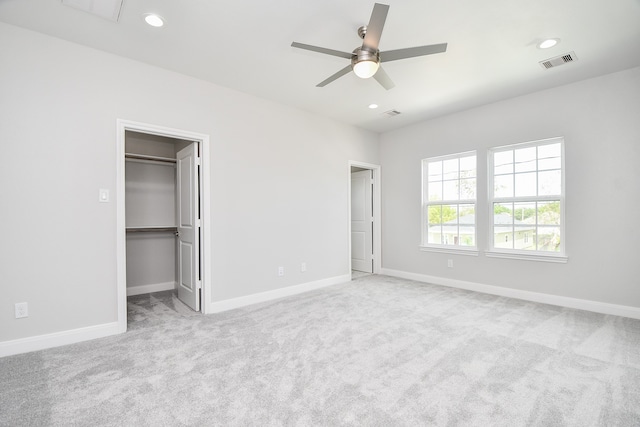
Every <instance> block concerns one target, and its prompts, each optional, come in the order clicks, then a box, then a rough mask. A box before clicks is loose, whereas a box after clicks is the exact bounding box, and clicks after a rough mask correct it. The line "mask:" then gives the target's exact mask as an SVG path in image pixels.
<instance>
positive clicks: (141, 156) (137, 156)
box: [124, 153, 176, 164]
mask: <svg viewBox="0 0 640 427" xmlns="http://www.w3.org/2000/svg"><path fill="white" fill-rule="evenodd" d="M124 158H125V159H127V160H147V161H152V162H162V163H174V164H175V163H176V159H172V158H169V157H160V156H148V155H146V154H135V153H124Z"/></svg>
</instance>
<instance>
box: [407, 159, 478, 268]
mask: <svg viewBox="0 0 640 427" xmlns="http://www.w3.org/2000/svg"><path fill="white" fill-rule="evenodd" d="M469 156H475V158H476V165H475V169H476V176H475V180H476V187H475V195H476V197H475V198H474V199H458V200H445V199H443V200H438V201H432V202H430V201H429V194H428V193H429V191H428V190H429V185H428V175H427V169H428V164H429V163H430V162H436V161H444V160H451V159H458V160H459V159H461V158H463V157H469ZM421 168H422V208H421V210H422V215H421V227H420V228H421V230H422V231H421V233H422V237H421V243H420V250H423V251H431V252H442V253H449V254H462V255H472V256H478V153H477V151H475V150H474V151H465V152H462V153H455V154H448V155H445V156H437V157H429V158H426V159H422V163H421ZM458 179H460V176H458ZM431 205H473V206H474V212H475V221H474V230H475V234H474V238H473V241H474V242H475V246H461V245H447V244H438V243H429V218H428V217H429V206H431ZM458 226H460V225H459V224H458Z"/></svg>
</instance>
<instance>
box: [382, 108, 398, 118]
mask: <svg viewBox="0 0 640 427" xmlns="http://www.w3.org/2000/svg"><path fill="white" fill-rule="evenodd" d="M398 114H400V111H398V110H389V111H385V112H384V113H382V115H383V116H385V117H394V116H397V115H398Z"/></svg>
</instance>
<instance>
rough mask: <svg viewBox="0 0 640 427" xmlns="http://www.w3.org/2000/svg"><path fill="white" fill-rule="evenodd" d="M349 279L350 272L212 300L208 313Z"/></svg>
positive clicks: (311, 289) (290, 294) (294, 293)
mask: <svg viewBox="0 0 640 427" xmlns="http://www.w3.org/2000/svg"><path fill="white" fill-rule="evenodd" d="M350 280H351V275H350V274H345V275H343V276H336V277H330V278H328V279H322V280H316V281H315V282H308V283H303V284H301V285H295V286H289V287H286V288H281V289H275V290H273V291H267V292H260V293H258V294H252V295H247V296H244V297H238V298H232V299H227V300H223V301H214V302H212V303H211V304H210V305H209V311H208V312H207V314H208V313H220V312H222V311H227V310H233V309H234V308H240V307H245V306H247V305H252V304H257V303H260V302H266V301H272V300H275V299H279V298H284V297H288V296H292V295H297V294H301V293H304V292H309V291H313V290H315V289H320V288H325V287H327V286H333V285H339V284H341V283H345V282H348V281H350Z"/></svg>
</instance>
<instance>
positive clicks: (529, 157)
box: [515, 147, 536, 172]
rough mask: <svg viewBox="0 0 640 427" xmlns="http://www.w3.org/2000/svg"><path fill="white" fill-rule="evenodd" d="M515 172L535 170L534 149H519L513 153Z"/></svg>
mask: <svg viewBox="0 0 640 427" xmlns="http://www.w3.org/2000/svg"><path fill="white" fill-rule="evenodd" d="M515 167H516V172H529V171H535V170H536V147H529V148H520V149H518V150H516V151H515Z"/></svg>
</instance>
